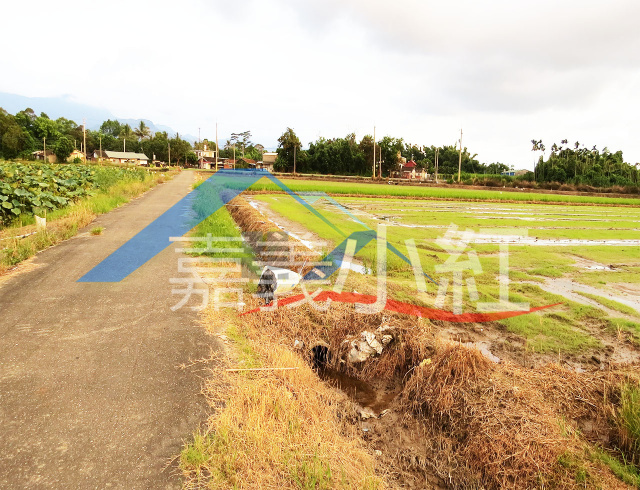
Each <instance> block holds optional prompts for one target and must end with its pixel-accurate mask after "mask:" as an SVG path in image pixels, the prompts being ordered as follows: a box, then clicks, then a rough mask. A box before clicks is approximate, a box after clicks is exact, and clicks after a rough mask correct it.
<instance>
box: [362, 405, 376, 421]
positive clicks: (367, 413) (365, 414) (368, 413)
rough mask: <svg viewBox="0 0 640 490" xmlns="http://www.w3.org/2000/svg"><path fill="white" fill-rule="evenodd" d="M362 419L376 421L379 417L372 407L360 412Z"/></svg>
mask: <svg viewBox="0 0 640 490" xmlns="http://www.w3.org/2000/svg"><path fill="white" fill-rule="evenodd" d="M360 418H361V419H362V420H367V419H375V418H378V416H377V415H376V413H375V412H374V411H373V410H372V409H371V407H364V408H363V409H362V410H360Z"/></svg>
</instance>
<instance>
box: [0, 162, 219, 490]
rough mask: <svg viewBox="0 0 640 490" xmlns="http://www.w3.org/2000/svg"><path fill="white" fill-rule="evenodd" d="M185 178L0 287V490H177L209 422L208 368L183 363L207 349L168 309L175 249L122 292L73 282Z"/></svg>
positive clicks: (176, 194) (192, 315)
mask: <svg viewBox="0 0 640 490" xmlns="http://www.w3.org/2000/svg"><path fill="white" fill-rule="evenodd" d="M193 179H194V176H193V174H192V173H191V172H182V173H181V174H179V175H178V176H176V177H175V178H174V179H173V180H172V181H170V182H167V183H165V184H161V185H159V186H157V187H156V188H154V189H152V190H151V191H149V192H148V193H146V194H145V195H144V196H142V197H141V198H138V199H136V200H134V201H132V202H130V203H129V204H127V205H125V206H123V207H120V208H118V209H115V210H114V211H112V212H110V213H108V214H105V215H102V216H100V217H99V218H98V219H97V220H96V221H95V222H94V223H92V224H91V225H90V226H89V228H88V229H86V230H81V233H80V234H79V236H78V237H76V238H73V239H71V240H67V241H66V242H63V243H61V244H59V245H58V246H56V247H52V248H50V249H48V250H45V251H44V252H42V253H40V254H38V255H37V257H36V258H35V260H34V261H33V262H32V263H31V264H29V266H28V267H26V268H25V269H26V270H25V271H24V272H22V273H20V274H17V275H14V276H13V277H10V278H8V279H5V280H2V279H1V278H0V455H1V457H0V488H100V489H102V488H154V489H163V488H179V487H180V475H179V470H178V469H177V462H176V460H175V459H174V460H173V461H171V460H172V458H174V457H175V456H177V455H178V454H179V452H180V449H181V447H182V443H183V441H185V440H188V439H189V438H190V437H191V435H192V433H193V432H194V430H196V429H197V428H198V426H199V425H200V424H201V423H202V422H204V421H205V419H206V402H205V400H204V397H203V396H202V395H201V394H200V389H201V383H202V378H203V377H204V376H206V372H205V369H209V367H208V366H205V365H204V363H201V362H196V363H192V362H191V361H196V360H198V359H203V358H207V357H209V356H210V354H211V351H212V349H215V348H216V344H215V341H214V339H213V337H210V336H207V335H206V333H205V331H204V328H203V327H202V326H200V325H199V324H198V323H197V313H196V312H194V311H192V310H191V309H189V308H187V307H184V308H181V309H179V310H177V311H175V312H173V311H171V310H170V307H171V306H173V305H175V304H176V303H177V302H178V301H179V299H180V297H179V296H176V295H172V294H171V289H172V287H173V288H175V287H176V286H175V285H172V284H170V282H169V279H170V278H171V277H180V276H181V274H178V272H177V259H178V254H176V253H175V251H174V250H173V249H174V248H175V246H176V245H175V244H174V245H172V246H171V247H169V248H168V249H166V250H165V251H163V252H162V253H160V254H159V255H157V256H156V257H155V258H153V259H152V260H151V261H149V262H148V263H147V264H145V265H144V266H143V267H141V268H140V269H138V270H136V271H135V272H134V273H132V274H131V275H130V276H128V277H127V278H126V279H125V280H123V281H122V282H119V283H78V282H76V281H77V280H78V279H79V278H80V277H81V276H83V275H84V274H85V273H86V272H88V271H89V270H90V269H91V268H93V267H94V266H95V265H97V264H98V263H99V262H100V261H101V260H102V259H104V258H105V257H107V256H108V255H109V254H110V253H111V252H113V251H114V250H116V249H117V248H118V247H119V246H120V245H122V244H123V243H125V242H126V241H127V240H128V239H129V238H131V237H133V236H134V235H135V234H136V233H137V232H138V231H140V230H141V229H142V228H144V227H145V226H146V225H147V224H149V223H150V222H151V221H153V220H154V219H155V218H156V217H158V216H159V215H160V214H162V213H163V212H164V211H165V210H166V209H168V208H169V207H170V206H171V205H173V204H175V203H176V202H177V201H178V200H179V199H180V198H182V197H184V196H185V195H186V194H187V193H188V192H189V191H190V190H191V184H192V182H193ZM95 226H102V227H104V232H103V234H102V235H100V236H93V235H91V234H89V233H88V230H89V229H90V228H93V227H95ZM185 365H186V366H188V367H185Z"/></svg>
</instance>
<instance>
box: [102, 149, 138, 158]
mask: <svg viewBox="0 0 640 490" xmlns="http://www.w3.org/2000/svg"><path fill="white" fill-rule="evenodd" d="M104 154H105V155H107V158H120V159H122V160H149V157H148V156H147V155H145V154H144V153H133V152H131V151H107V150H105V151H104Z"/></svg>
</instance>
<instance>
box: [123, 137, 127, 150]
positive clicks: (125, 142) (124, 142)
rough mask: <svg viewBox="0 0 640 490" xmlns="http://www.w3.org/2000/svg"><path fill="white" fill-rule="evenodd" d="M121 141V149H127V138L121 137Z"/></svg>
mask: <svg viewBox="0 0 640 490" xmlns="http://www.w3.org/2000/svg"><path fill="white" fill-rule="evenodd" d="M122 141H123V145H124V146H123V149H122V151H127V138H126V137H125V138H122Z"/></svg>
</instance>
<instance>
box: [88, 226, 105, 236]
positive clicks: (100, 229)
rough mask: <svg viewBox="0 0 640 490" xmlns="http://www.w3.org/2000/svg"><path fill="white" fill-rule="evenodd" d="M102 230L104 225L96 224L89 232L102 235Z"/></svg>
mask: <svg viewBox="0 0 640 490" xmlns="http://www.w3.org/2000/svg"><path fill="white" fill-rule="evenodd" d="M103 231H104V227H102V226H96V227H95V228H92V229H91V234H92V235H102V232H103Z"/></svg>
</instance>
